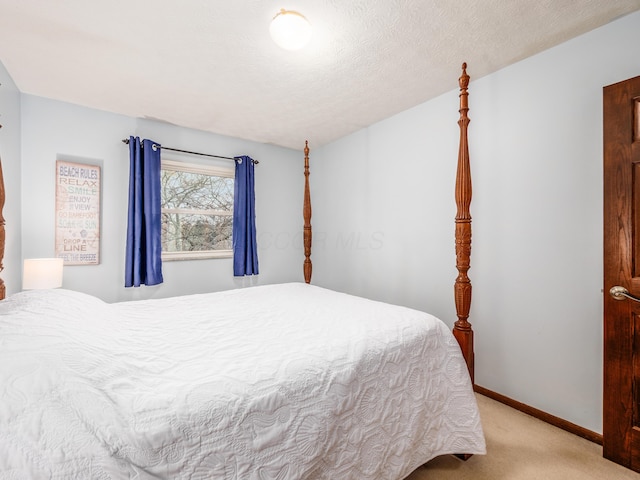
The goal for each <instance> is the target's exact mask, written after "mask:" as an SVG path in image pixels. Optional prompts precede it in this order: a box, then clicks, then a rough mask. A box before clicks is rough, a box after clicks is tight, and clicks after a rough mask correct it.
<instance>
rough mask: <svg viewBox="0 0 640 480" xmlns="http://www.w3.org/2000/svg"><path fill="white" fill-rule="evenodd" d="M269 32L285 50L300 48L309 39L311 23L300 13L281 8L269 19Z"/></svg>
mask: <svg viewBox="0 0 640 480" xmlns="http://www.w3.org/2000/svg"><path fill="white" fill-rule="evenodd" d="M269 33H271V38H273V41H274V42H276V44H277V45H278V46H280V47H282V48H284V49H285V50H300V49H301V48H302V47H304V46H305V45H306V44H307V43H309V40H311V24H310V23H309V21H308V20H307V19H306V18H305V16H304V15H302V14H301V13H298V12H296V11H293V10H285V9H284V8H282V9H280V11H279V12H278V13H277V14H276V16H275V17H273V20H271V25H270V26H269Z"/></svg>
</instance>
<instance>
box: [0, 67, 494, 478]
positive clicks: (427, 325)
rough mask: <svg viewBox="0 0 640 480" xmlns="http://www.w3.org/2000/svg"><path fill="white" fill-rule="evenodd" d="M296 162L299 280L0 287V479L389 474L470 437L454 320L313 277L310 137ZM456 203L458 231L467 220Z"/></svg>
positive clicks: (460, 447)
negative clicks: (121, 287)
mask: <svg viewBox="0 0 640 480" xmlns="http://www.w3.org/2000/svg"><path fill="white" fill-rule="evenodd" d="M463 73H464V74H465V75H466V72H464V70H463ZM461 78H462V77H461ZM467 78H468V77H467ZM467 81H468V80H467ZM461 88H462V83H461ZM464 93H465V96H464V97H463V94H462V93H461V107H462V99H463V98H464V101H465V105H466V86H465V89H464ZM463 113H464V116H465V117H466V109H463V108H461V115H462V114H463ZM463 124H464V125H463ZM461 129H466V123H464V122H462V123H461ZM465 135H466V134H465ZM464 142H465V143H466V140H464ZM464 148H466V145H465V147H464ZM464 148H463V147H462V136H461V150H463V149H464ZM466 162H467V165H468V158H467V160H466ZM463 163H464V159H463ZM459 170H460V169H459ZM305 177H306V185H307V187H306V192H305V206H304V208H303V210H304V217H305V237H307V238H309V250H308V251H307V249H306V245H307V244H306V241H305V264H304V266H303V270H304V272H305V282H300V283H285V284H278V285H263V286H255V287H248V288H241V289H235V290H230V291H223V292H215V293H208V294H197V295H187V296H181V297H174V298H165V299H155V300H138V301H129V302H120V303H113V304H108V303H105V302H103V301H102V300H100V299H98V298H96V297H93V296H90V295H87V294H84V293H81V292H75V291H71V290H65V289H54V290H29V291H23V292H20V293H16V294H13V295H11V296H10V297H9V298H7V299H5V300H4V301H2V302H0V392H1V393H0V399H1V401H0V453H1V454H0V479H12V480H13V479H26V478H29V479H40V478H47V479H49V478H51V479H57V478H61V479H62V478H78V479H84V478H98V479H121V478H124V479H141V480H142V479H152V478H153V479H158V478H163V479H204V478H215V479H218V478H220V479H252V480H253V479H256V480H258V479H260V480H263V479H264V480H266V479H287V480H290V479H300V480H313V479H332V480H336V479H354V480H355V479H358V480H361V479H376V480H384V479H389V480H401V479H403V478H405V477H406V476H407V475H409V474H410V473H411V472H412V471H413V470H415V469H416V468H417V467H419V466H420V465H422V464H424V463H425V462H427V461H428V460H430V459H432V458H434V457H436V456H439V455H445V454H461V455H463V456H468V455H472V454H483V453H485V442H484V437H483V432H482V426H481V422H480V415H479V412H478V408H477V404H476V401H475V397H474V393H473V385H472V375H470V373H471V370H470V367H471V366H472V363H469V357H468V356H466V353H465V352H467V353H468V345H467V347H463V348H461V343H460V338H459V336H458V335H456V334H455V330H454V333H452V332H451V331H450V330H449V329H448V327H447V326H446V325H445V324H444V323H443V322H442V321H441V320H439V319H437V318H435V317H433V316H432V315H429V314H427V313H425V312H420V311H417V310H413V309H409V308H405V307H401V306H396V305H390V304H387V303H381V302H376V301H373V300H368V299H364V298H360V297H356V296H352V295H347V294H344V293H340V292H335V291H332V290H328V289H325V288H321V287H318V286H315V285H312V284H311V283H310V275H311V261H310V255H311V252H310V246H311V241H310V235H311V228H310V217H311V209H310V204H309V205H307V200H306V198H307V195H308V146H305ZM463 183H464V182H463ZM468 193H469V195H470V189H469V192H468ZM463 196H464V195H463ZM456 198H458V195H457V196H456ZM469 198H470V197H469ZM467 207H468V205H467ZM458 216H459V217H460V220H461V221H459V218H458V217H456V232H458V230H459V227H458V225H459V224H460V223H465V225H469V227H470V218H468V219H467V218H466V217H465V216H464V215H458ZM467 220H468V221H467ZM307 224H308V227H309V228H308V229H307V228H306V227H307ZM0 227H2V225H0ZM465 228H466V227H465ZM456 235H457V233H456ZM305 240H306V239H305ZM469 241H470V232H469ZM459 245H462V247H463V248H462V249H463V250H465V251H466V252H467V253H468V251H469V248H470V247H469V245H467V244H465V243H462V242H458V240H456V250H458V248H459ZM457 258H458V260H457V263H459V264H461V267H459V272H460V274H459V276H458V279H457V280H456V287H455V291H456V303H458V297H459V296H460V297H461V298H463V297H464V298H466V297H465V295H466V293H464V295H459V294H458V290H459V288H458V287H457V285H458V283H459V282H460V283H462V284H463V287H464V292H468V293H469V299H470V284H469V283H468V278H466V269H468V256H467V257H466V263H465V261H464V252H463V254H462V257H461V254H458V255H457ZM461 258H462V260H463V261H462V262H461ZM307 274H308V278H307ZM464 298H463V300H464ZM463 307H464V305H463ZM466 308H468V306H467V307H466ZM466 314H467V315H468V310H467V312H466ZM464 315H465V311H462V317H464ZM459 317H460V313H459ZM462 320H464V321H466V317H465V318H462V319H460V318H459V320H458V322H462ZM467 323H468V322H467ZM461 331H462V333H463V334H464V335H463V336H464V337H465V338H466V339H467V340H468V335H467V333H468V332H469V331H470V324H469V325H465V324H464V322H462V328H461ZM472 339H473V337H472V336H471V341H472ZM468 343H469V342H468V341H467V344H468ZM465 348H467V349H466V350H465Z"/></svg>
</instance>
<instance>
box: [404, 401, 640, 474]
mask: <svg viewBox="0 0 640 480" xmlns="http://www.w3.org/2000/svg"><path fill="white" fill-rule="evenodd" d="M477 398H478V405H479V407H480V415H481V418H482V426H483V428H484V433H485V437H486V440H487V455H475V456H473V457H471V458H470V459H469V460H467V461H466V462H463V461H462V460H459V459H457V458H456V457H453V456H443V457H438V458H435V459H433V460H432V461H430V462H429V463H427V464H426V465H425V466H423V467H420V468H419V469H418V470H416V471H415V472H414V473H412V474H411V475H410V476H409V477H407V478H406V480H453V479H455V480H467V479H473V480H640V474H638V473H635V472H632V471H631V470H628V469H626V468H624V467H621V466H620V465H617V464H615V463H613V462H611V461H609V460H606V459H604V458H603V457H602V447H601V446H599V445H597V444H595V443H592V442H590V441H588V440H585V439H583V438H581V437H577V436H575V435H573V434H571V433H568V432H565V431H564V430H561V429H559V428H556V427H554V426H552V425H549V424H548V423H545V422H542V421H540V420H538V419H535V418H533V417H531V416H529V415H526V414H524V413H522V412H519V411H517V410H514V409H512V408H510V407H507V406H506V405H503V404H501V403H499V402H496V401H494V400H491V399H489V398H487V397H484V396H482V395H477Z"/></svg>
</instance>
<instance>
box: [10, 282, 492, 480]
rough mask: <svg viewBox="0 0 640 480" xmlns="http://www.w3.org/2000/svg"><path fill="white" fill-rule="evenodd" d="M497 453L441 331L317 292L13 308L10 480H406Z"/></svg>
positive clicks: (454, 348) (372, 305)
mask: <svg viewBox="0 0 640 480" xmlns="http://www.w3.org/2000/svg"><path fill="white" fill-rule="evenodd" d="M450 453H468V454H482V453H485V442H484V436H483V432H482V426H481V421H480V416H479V412H478V408H477V404H476V401H475V397H474V394H473V390H472V386H471V383H470V379H469V375H468V373H467V370H466V365H465V362H464V359H463V357H462V354H461V352H460V349H459V347H458V344H457V342H456V340H455V338H454V337H453V335H452V334H451V332H450V331H449V329H448V328H447V326H446V325H445V324H444V323H443V322H442V321H440V320H439V319H437V318H435V317H433V316H431V315H429V314H426V313H424V312H420V311H417V310H412V309H408V308H404V307H399V306H394V305H389V304H386V303H380V302H375V301H371V300H367V299H364V298H359V297H355V296H351V295H347V294H342V293H338V292H334V291H331V290H327V289H323V288H320V287H316V286H312V285H307V284H303V283H289V284H279V285H266V286H258V287H249V288H242V289H236V290H230V291H224V292H217V293H210V294H198V295H187V296H181V297H174V298H165V299H155V300H142V301H130V302H121V303H114V304H108V303H105V302H103V301H101V300H100V299H98V298H96V297H93V296H89V295H86V294H83V293H79V292H74V291H70V290H64V289H56V290H39V291H38V290H33V291H25V292H20V293H18V294H15V295H12V296H11V297H9V298H8V299H7V300H4V301H3V302H0V479H12V480H14V479H41V478H43V479H44V478H46V479H63V478H64V479H68V478H78V479H89V478H91V479H93V478H95V479H158V478H161V479H205V478H207V479H211V478H213V479H250V480H266V479H287V480H290V479H301V480H302V479H304V480H313V479H331V480H338V479H358V480H362V479H376V480H384V479H390V480H391V479H394V480H395V479H397V480H400V479H402V478H404V477H406V476H407V475H408V474H409V473H411V472H412V471H413V470H414V469H415V468H417V467H418V466H420V465H421V464H423V463H425V462H426V461H428V460H430V459H431V458H433V457H435V456H438V455H443V454H450Z"/></svg>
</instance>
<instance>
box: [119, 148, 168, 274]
mask: <svg viewBox="0 0 640 480" xmlns="http://www.w3.org/2000/svg"><path fill="white" fill-rule="evenodd" d="M129 162H130V163H129V219H128V223H127V250H126V260H125V280H124V286H125V287H139V286H140V285H141V284H144V285H157V284H159V283H162V258H161V254H162V236H161V233H162V225H161V224H162V217H161V205H160V145H158V144H155V143H154V142H153V141H151V140H143V141H142V142H141V141H140V138H139V137H135V138H134V137H129Z"/></svg>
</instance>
